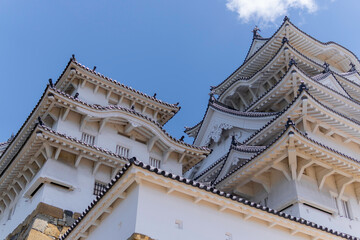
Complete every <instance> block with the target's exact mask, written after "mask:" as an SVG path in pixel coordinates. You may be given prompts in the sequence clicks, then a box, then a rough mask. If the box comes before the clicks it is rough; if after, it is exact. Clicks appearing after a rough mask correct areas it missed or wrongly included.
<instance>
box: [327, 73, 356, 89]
mask: <svg viewBox="0 0 360 240" xmlns="http://www.w3.org/2000/svg"><path fill="white" fill-rule="evenodd" d="M332 73H333V74H334V75H336V76H338V77H340V78H342V79H344V80H345V81H346V82H348V83H349V84H354V85H355V86H356V87H358V88H360V85H359V84H358V83H356V82H354V81H353V80H350V79H348V78H347V77H346V76H349V75H341V74H340V73H336V72H332ZM352 74H357V75H360V74H359V72H358V71H355V72H353V73H352Z"/></svg>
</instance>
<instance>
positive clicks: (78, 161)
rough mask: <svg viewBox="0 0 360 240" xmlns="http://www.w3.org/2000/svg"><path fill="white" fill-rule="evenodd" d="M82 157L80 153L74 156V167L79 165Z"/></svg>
mask: <svg viewBox="0 0 360 240" xmlns="http://www.w3.org/2000/svg"><path fill="white" fill-rule="evenodd" d="M82 157H83V156H82V155H77V156H76V159H75V167H76V168H77V167H78V166H79V164H80V161H81V158H82Z"/></svg>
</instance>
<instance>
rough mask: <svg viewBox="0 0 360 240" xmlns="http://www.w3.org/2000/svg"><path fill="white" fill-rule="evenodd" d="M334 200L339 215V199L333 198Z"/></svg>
mask: <svg viewBox="0 0 360 240" xmlns="http://www.w3.org/2000/svg"><path fill="white" fill-rule="evenodd" d="M332 198H333V201H334V205H335V207H336V213H337V214H338V213H339V204H338V200H337V197H332Z"/></svg>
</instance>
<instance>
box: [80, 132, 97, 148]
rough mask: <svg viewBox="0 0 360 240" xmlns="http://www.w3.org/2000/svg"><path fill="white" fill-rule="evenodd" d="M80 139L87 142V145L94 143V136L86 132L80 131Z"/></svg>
mask: <svg viewBox="0 0 360 240" xmlns="http://www.w3.org/2000/svg"><path fill="white" fill-rule="evenodd" d="M81 141H83V142H84V143H87V144H89V145H94V144H95V136H93V135H90V134H88V133H82V135H81Z"/></svg>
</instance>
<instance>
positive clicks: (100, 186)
mask: <svg viewBox="0 0 360 240" xmlns="http://www.w3.org/2000/svg"><path fill="white" fill-rule="evenodd" d="M105 188H106V184H104V183H100V182H97V181H95V185H94V195H95V196H99V195H100V193H102V192H103V191H104V190H105Z"/></svg>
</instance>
